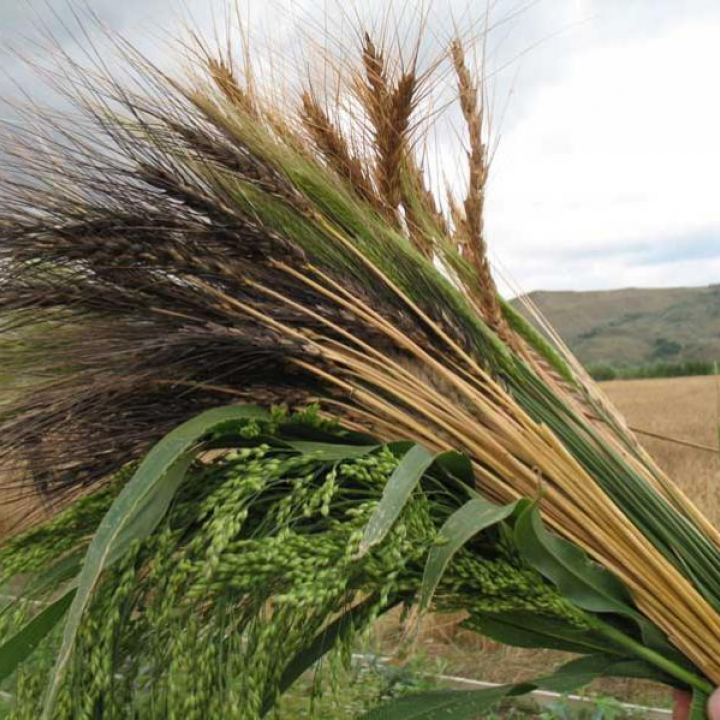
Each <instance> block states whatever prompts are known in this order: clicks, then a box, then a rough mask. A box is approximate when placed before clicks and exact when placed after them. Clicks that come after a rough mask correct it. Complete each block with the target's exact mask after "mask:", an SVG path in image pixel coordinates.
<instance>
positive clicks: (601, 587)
mask: <svg viewBox="0 0 720 720" xmlns="http://www.w3.org/2000/svg"><path fill="white" fill-rule="evenodd" d="M515 544H516V546H517V548H518V550H519V551H520V553H521V554H522V555H523V557H524V558H525V559H526V560H527V561H528V562H529V563H530V565H532V566H533V567H534V568H535V569H536V570H537V571H538V572H540V573H541V574H542V575H544V576H545V577H546V578H548V579H549V580H551V581H552V582H553V583H554V584H555V585H556V587H557V588H558V590H560V592H561V593H562V594H563V596H564V597H565V598H567V599H568V600H570V601H571V602H572V603H574V604H575V605H577V606H578V607H580V608H582V609H583V610H589V611H590V612H615V613H620V614H630V615H634V614H635V612H634V610H633V608H632V600H631V599H630V595H629V593H628V592H627V590H626V588H625V586H624V585H623V584H622V583H621V582H620V581H619V580H618V579H617V578H616V577H615V576H614V575H612V574H611V573H609V572H608V571H607V570H606V569H605V568H603V567H602V566H600V565H598V564H597V563H595V562H593V561H592V560H590V558H588V556H587V555H586V554H585V553H584V552H583V551H582V550H581V549H580V548H578V547H577V546H575V545H573V544H572V543H569V542H567V540H563V539H562V538H560V537H558V536H557V535H553V534H552V533H550V532H548V531H547V530H546V529H545V527H544V526H543V524H542V520H541V519H540V513H539V512H538V509H537V507H535V506H533V507H529V508H528V509H527V510H526V511H525V512H524V513H522V515H520V517H519V518H518V519H517V521H516V523H515Z"/></svg>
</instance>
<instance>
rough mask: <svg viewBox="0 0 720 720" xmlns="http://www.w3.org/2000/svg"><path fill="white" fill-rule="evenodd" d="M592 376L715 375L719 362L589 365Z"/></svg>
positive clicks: (642, 377) (598, 377) (629, 377)
mask: <svg viewBox="0 0 720 720" xmlns="http://www.w3.org/2000/svg"><path fill="white" fill-rule="evenodd" d="M587 370H588V372H589V373H590V375H591V377H592V378H593V379H595V380H598V381H605V380H644V379H650V378H673V377H692V376H697V375H715V374H716V372H717V362H710V361H705V360H686V361H684V362H678V363H668V362H663V363H652V364H648V365H641V366H637V367H626V368H623V367H613V366H611V365H607V364H594V365H589V366H588V368H587Z"/></svg>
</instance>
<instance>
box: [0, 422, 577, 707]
mask: <svg viewBox="0 0 720 720" xmlns="http://www.w3.org/2000/svg"><path fill="white" fill-rule="evenodd" d="M305 420H307V419H305ZM262 430H263V431H264V430H265V428H262ZM260 431H261V428H258V427H256V426H255V425H254V424H250V423H247V424H245V426H244V427H243V428H242V430H241V431H240V436H241V444H242V445H243V446H242V447H238V448H236V449H233V450H230V451H224V452H221V453H220V454H217V455H216V456H215V457H214V458H213V459H207V458H206V459H204V460H203V461H200V462H198V463H196V464H195V465H194V466H193V468H192V469H191V472H190V473H189V474H188V477H187V479H186V480H185V481H184V483H183V485H182V486H181V488H180V490H179V492H178V494H177V497H176V500H175V502H174V503H173V505H172V506H171V508H170V511H169V512H168V513H167V515H166V517H165V518H164V520H163V522H162V524H161V525H160V526H159V527H158V528H157V530H156V531H155V532H154V533H153V534H152V535H151V536H150V537H149V538H148V539H147V540H146V541H144V542H142V543H136V544H135V546H134V547H133V548H132V550H131V552H129V553H128V554H126V555H125V556H124V558H123V559H122V561H121V562H119V563H117V564H116V565H115V566H113V567H112V568H111V569H109V570H107V571H106V572H105V575H104V577H103V582H102V584H101V586H100V587H99V589H98V591H97V593H96V594H95V596H94V598H93V600H92V605H91V606H90V609H89V612H88V613H87V616H86V618H85V620H84V621H83V624H82V627H81V632H80V635H79V637H78V641H77V646H76V649H75V651H74V654H73V660H72V666H71V668H70V671H69V673H68V675H67V677H66V679H65V682H64V685H63V687H62V690H61V694H60V697H59V701H58V704H57V706H56V717H57V718H59V719H67V720H70V719H72V720H80V719H84V718H87V719H88V720H89V719H90V718H99V717H102V718H128V717H137V718H148V719H151V718H178V719H180V718H182V720H191V719H193V718H197V719H198V720H199V719H200V718H208V717H223V718H242V719H243V720H252V719H254V718H260V717H263V716H265V715H267V714H269V713H272V712H273V708H274V707H276V705H277V703H278V700H279V697H280V694H281V692H282V691H284V689H286V687H287V685H288V683H289V682H290V681H291V680H292V679H293V677H292V667H293V662H294V661H296V660H297V659H298V658H300V657H302V653H303V651H306V649H307V647H308V644H309V640H308V638H320V637H322V634H323V632H324V631H325V630H326V629H327V628H328V626H329V625H330V624H332V622H333V621H335V620H336V619H337V618H339V617H340V616H342V615H343V613H345V612H347V611H348V610H349V609H350V608H352V607H357V608H358V609H357V610H356V612H355V613H354V615H353V616H352V618H351V619H350V620H349V621H348V622H346V623H344V624H343V626H342V628H341V630H340V631H339V632H338V633H337V636H336V638H335V642H334V645H335V649H336V651H337V652H336V653H335V655H334V656H333V657H335V658H336V659H338V660H339V661H342V662H344V663H345V664H347V663H349V660H350V655H351V648H352V646H353V643H354V641H355V640H356V638H357V636H358V635H359V634H361V633H362V632H363V631H365V630H366V629H367V628H368V626H369V625H370V624H371V623H372V622H373V621H374V620H375V619H376V618H377V617H378V616H379V615H380V614H381V613H383V612H385V611H386V610H388V609H389V608H391V607H394V606H396V605H399V604H406V605H409V604H411V603H412V602H413V601H414V600H415V598H416V595H417V593H418V590H419V588H420V585H421V582H422V576H423V568H424V564H425V561H426V558H427V554H428V552H429V550H430V548H431V547H432V546H433V544H434V543H436V542H437V538H438V529H439V528H440V527H441V525H442V523H443V522H444V520H446V519H447V517H448V516H449V514H450V513H451V512H453V511H454V510H455V509H457V507H458V506H459V505H460V504H461V503H462V502H463V493H462V492H459V491H458V489H457V487H456V485H457V483H455V484H454V485H452V484H445V483H444V481H443V479H442V478H439V477H435V478H433V477H428V478H427V480H426V481H423V482H422V483H421V485H420V486H419V487H418V488H417V489H416V490H415V491H414V493H413V495H412V497H411V498H410V501H409V502H408V503H407V504H406V506H405V508H404V510H403V512H402V514H401V515H400V517H399V518H398V520H397V521H396V522H395V523H394V524H393V526H392V529H391V531H390V532H389V534H388V535H387V537H386V538H385V539H384V540H383V542H382V543H380V544H379V545H377V546H376V547H374V548H373V549H372V550H371V551H370V552H368V553H366V554H364V555H362V556H359V553H358V551H359V547H360V542H361V539H362V536H363V532H364V529H365V526H366V525H367V523H368V520H369V518H370V516H371V514H372V512H373V510H374V509H375V508H376V507H377V505H378V502H379V500H380V498H381V495H382V492H383V488H384V487H385V485H386V483H387V481H388V478H389V477H390V475H391V474H392V472H393V470H394V469H395V468H396V467H397V465H398V462H399V459H398V457H397V456H396V455H395V454H393V452H392V451H391V450H390V449H389V448H388V447H382V448H379V449H377V450H375V451H373V452H370V453H368V454H366V455H363V456H361V457H358V458H353V459H348V460H342V461H327V460H325V459H323V457H322V455H321V454H318V453H313V452H308V453H301V452H297V451H295V450H293V449H292V448H288V447H283V446H282V444H269V443H268V442H264V441H263V439H264V438H265V439H266V438H267V435H266V434H265V433H264V432H260ZM118 489H119V483H110V484H109V485H107V486H106V487H104V488H103V489H101V490H99V491H97V492H96V493H95V494H93V495H91V496H89V497H88V498H86V499H84V500H83V501H81V502H80V503H76V504H75V505H74V506H73V507H72V508H71V509H70V510H68V511H67V512H66V513H64V514H63V515H61V516H60V517H59V518H58V519H56V520H54V521H53V522H52V523H49V524H48V525H45V526H44V527H42V528H39V529H37V530H33V531H32V532H30V533H26V534H25V535H24V536H22V537H21V538H19V539H18V540H17V541H15V542H13V543H12V544H11V545H7V546H6V547H5V548H4V549H3V551H2V557H3V562H4V565H3V568H4V578H5V580H8V579H9V578H10V577H11V576H13V575H16V574H18V573H21V572H25V571H26V570H25V569H32V570H33V571H38V570H43V569H44V568H47V567H49V566H52V564H53V563H55V562H57V561H58V559H59V558H62V557H66V556H68V555H69V554H71V553H73V552H74V551H76V550H77V549H78V548H84V547H85V545H86V543H87V538H88V537H89V535H90V534H91V533H92V532H93V530H94V529H95V527H96V526H97V524H98V523H99V521H100V519H101V517H102V515H103V513H104V512H105V511H106V510H107V508H108V506H109V504H110V502H111V501H112V499H113V497H114V496H115V495H116V494H117V490H118ZM478 550H480V551H478ZM435 600H436V607H437V609H438V610H441V611H443V610H447V611H456V610H458V609H462V610H466V611H469V615H470V617H469V620H468V622H469V623H470V624H471V625H472V617H473V614H474V613H483V612H488V611H491V612H499V611H503V610H507V609H518V610H528V609H530V610H534V611H537V612H541V613H543V614H549V615H554V616H558V617H561V618H563V619H565V620H570V621H571V622H574V623H577V624H578V625H582V622H583V621H582V615H581V614H580V613H578V611H576V610H574V609H573V608H572V607H571V606H570V605H568V603H566V602H565V601H563V600H561V599H560V598H559V596H558V595H557V593H556V592H555V591H554V590H553V589H552V588H551V587H550V586H549V585H548V584H547V583H546V582H545V581H543V580H542V579H541V577H540V576H539V575H538V574H537V573H536V572H535V571H533V570H531V569H530V568H529V567H527V566H525V565H524V564H523V563H522V561H520V560H519V559H518V558H517V556H515V555H514V554H513V553H512V552H511V551H510V550H506V549H504V546H503V543H502V541H501V538H500V534H498V535H497V537H496V536H494V535H492V534H491V535H489V536H488V537H487V538H485V539H484V540H483V541H482V543H481V544H480V545H479V546H477V547H474V548H473V549H472V550H470V549H462V550H461V551H460V552H458V553H457V555H456V556H455V558H454V560H453V561H452V562H451V564H450V566H449V568H448V570H447V572H446V573H445V575H444V577H443V579H442V581H441V583H440V585H439V587H438V590H437V593H436V598H435ZM23 617H27V608H23ZM13 626H16V623H13ZM58 641H59V637H58V634H57V632H56V633H55V634H54V635H53V636H52V637H50V638H48V639H46V640H45V642H44V646H43V648H41V650H40V651H38V652H37V653H36V654H35V656H33V660H32V662H31V663H30V664H29V665H28V664H26V665H25V666H24V667H23V668H22V669H21V670H20V671H18V673H17V674H16V677H15V678H14V679H13V683H14V686H13V687H11V688H8V689H10V690H11V692H13V694H14V695H15V698H16V702H15V707H14V710H13V714H12V717H14V718H18V719H19V718H28V719H29V718H35V717H38V716H39V714H40V711H41V703H42V698H43V689H44V686H45V681H46V678H47V677H48V675H49V672H50V671H51V668H52V658H53V649H54V648H55V647H56V646H57V643H58ZM310 664H312V663H310ZM324 665H329V667H330V668H331V669H332V667H333V662H330V663H327V664H321V665H318V666H316V667H321V666H324ZM288 678H289V679H288ZM317 685H318V687H320V683H318V684H317Z"/></svg>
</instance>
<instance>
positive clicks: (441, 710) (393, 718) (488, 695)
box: [361, 684, 534, 720]
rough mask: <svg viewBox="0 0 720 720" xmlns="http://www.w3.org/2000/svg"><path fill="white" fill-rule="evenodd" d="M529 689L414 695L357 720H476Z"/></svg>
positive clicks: (507, 687)
mask: <svg viewBox="0 0 720 720" xmlns="http://www.w3.org/2000/svg"><path fill="white" fill-rule="evenodd" d="M533 689H534V686H533V685H530V684H525V685H500V686H499V687H496V688H488V689H487V690H436V691H434V692H424V693H417V694H413V695H407V696H405V697H401V698H399V699H397V700H393V701H391V702H389V703H387V704H385V705H383V706H381V707H379V708H376V709H375V710H371V711H370V712H369V713H366V714H365V715H363V716H362V719H361V720H477V719H478V718H480V717H483V713H486V712H487V711H488V710H490V709H491V708H493V707H494V706H495V705H497V703H499V702H500V701H501V700H503V699H504V698H506V697H508V696H510V695H522V694H523V693H526V692H530V691H531V690H533Z"/></svg>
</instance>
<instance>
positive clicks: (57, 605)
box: [0, 588, 75, 682]
mask: <svg viewBox="0 0 720 720" xmlns="http://www.w3.org/2000/svg"><path fill="white" fill-rule="evenodd" d="M74 596H75V588H73V589H72V590H69V591H68V592H66V593H65V594H64V595H63V596H62V597H61V598H59V599H58V600H55V601H54V602H53V603H51V604H50V605H48V606H47V607H46V608H44V609H43V610H42V611H41V612H39V613H38V614H37V615H35V617H33V618H32V620H29V621H28V622H27V623H26V624H25V625H24V626H23V627H22V628H21V629H20V630H19V631H18V632H17V633H15V635H13V636H12V637H11V638H10V639H9V640H6V641H5V642H4V643H3V644H2V645H1V646H0V682H2V681H3V680H4V679H5V678H7V677H9V676H10V675H12V673H13V672H14V671H15V669H16V668H17V666H18V665H20V663H22V662H24V661H25V660H26V659H27V658H28V657H30V655H32V653H33V652H34V651H35V648H36V647H37V646H38V645H39V644H40V642H42V640H43V639H44V638H45V637H47V635H48V634H49V633H50V632H51V630H52V629H53V628H54V627H55V626H56V625H57V624H58V623H59V622H60V620H62V618H63V616H64V615H65V613H66V612H67V609H68V608H69V607H70V603H71V602H72V600H73V597H74Z"/></svg>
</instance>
